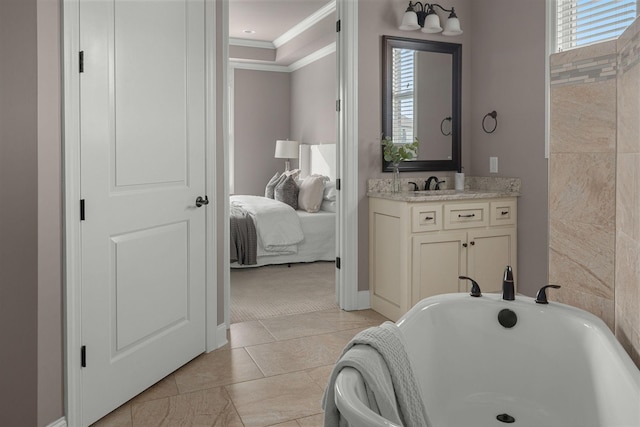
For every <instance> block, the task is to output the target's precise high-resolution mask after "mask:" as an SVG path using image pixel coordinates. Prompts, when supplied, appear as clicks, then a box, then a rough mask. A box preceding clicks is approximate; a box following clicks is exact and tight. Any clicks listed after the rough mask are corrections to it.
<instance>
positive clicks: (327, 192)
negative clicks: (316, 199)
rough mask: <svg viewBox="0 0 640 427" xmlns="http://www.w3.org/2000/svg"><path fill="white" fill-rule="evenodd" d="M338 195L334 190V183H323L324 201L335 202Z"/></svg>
mask: <svg viewBox="0 0 640 427" xmlns="http://www.w3.org/2000/svg"><path fill="white" fill-rule="evenodd" d="M337 195H338V190H336V182H335V181H329V182H325V183H324V195H323V196H322V198H323V199H324V200H329V201H332V202H333V201H335V200H336V196H337Z"/></svg>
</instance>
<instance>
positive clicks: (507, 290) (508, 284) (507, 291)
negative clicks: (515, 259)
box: [502, 265, 516, 301]
mask: <svg viewBox="0 0 640 427" xmlns="http://www.w3.org/2000/svg"><path fill="white" fill-rule="evenodd" d="M502 299H503V300H506V301H513V300H514V299H516V292H515V288H514V285H513V270H512V269H511V266H510V265H508V266H507V268H505V269H504V276H503V277H502Z"/></svg>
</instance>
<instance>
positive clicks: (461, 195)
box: [367, 190, 520, 202]
mask: <svg viewBox="0 0 640 427" xmlns="http://www.w3.org/2000/svg"><path fill="white" fill-rule="evenodd" d="M519 195H520V193H519V192H517V191H492V190H464V191H456V190H433V191H401V192H398V193H392V192H388V191H370V192H368V193H367V196H368V197H375V198H379V199H387V200H396V201H399V202H434V201H444V200H472V199H497V198H502V197H518V196H519Z"/></svg>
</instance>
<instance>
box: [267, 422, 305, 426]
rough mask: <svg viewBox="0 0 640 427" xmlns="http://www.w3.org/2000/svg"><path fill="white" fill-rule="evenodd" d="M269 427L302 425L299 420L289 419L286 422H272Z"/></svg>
mask: <svg viewBox="0 0 640 427" xmlns="http://www.w3.org/2000/svg"><path fill="white" fill-rule="evenodd" d="M269 427H300V424H298V422H297V421H287V422H284V423H278V424H272V425H270V426H269Z"/></svg>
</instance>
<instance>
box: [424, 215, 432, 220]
mask: <svg viewBox="0 0 640 427" xmlns="http://www.w3.org/2000/svg"><path fill="white" fill-rule="evenodd" d="M432 219H433V217H432V216H426V217H424V220H425V221H431V220H432Z"/></svg>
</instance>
